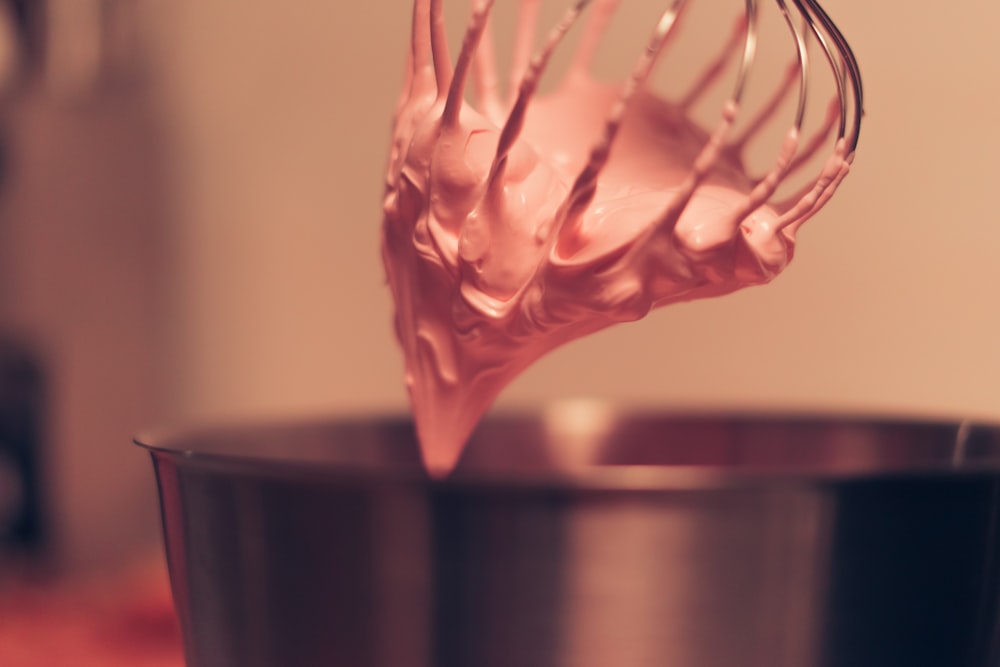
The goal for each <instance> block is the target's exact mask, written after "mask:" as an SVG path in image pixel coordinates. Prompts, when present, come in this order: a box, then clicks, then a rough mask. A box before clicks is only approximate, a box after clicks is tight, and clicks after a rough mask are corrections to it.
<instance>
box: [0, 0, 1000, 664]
mask: <svg viewBox="0 0 1000 667" xmlns="http://www.w3.org/2000/svg"><path fill="white" fill-rule="evenodd" d="M632 2H633V3H638V4H644V5H645V6H646V7H651V8H653V9H655V8H656V7H657V6H659V4H660V3H657V2H654V0H641V2H640V0H632ZM501 4H504V3H503V0H501V2H499V3H498V5H501ZM558 4H560V5H561V3H558ZM625 4H626V5H628V4H630V3H625ZM695 4H698V3H695ZM446 5H448V6H449V11H450V12H453V13H452V14H451V15H452V17H453V18H452V20H451V27H452V33H453V37H454V38H455V39H456V40H457V38H458V36H459V35H460V31H461V28H462V26H463V24H464V17H465V16H466V11H467V10H466V8H465V6H464V3H461V2H448V3H446ZM824 6H825V7H826V9H827V10H828V11H829V13H830V14H831V15H832V16H833V17H834V19H835V20H836V21H837V23H838V24H839V25H840V27H841V28H842V30H843V31H844V33H845V34H846V35H847V37H848V39H849V40H850V42H851V44H852V46H853V47H854V49H855V52H856V53H857V56H858V59H859V61H860V62H861V65H862V72H863V76H864V83H865V85H866V94H867V98H866V108H867V116H866V120H865V124H864V127H863V130H862V137H861V145H860V148H859V153H858V158H857V160H856V162H855V166H854V169H853V171H852V174H851V176H850V177H849V178H848V179H847V180H846V181H845V183H844V185H843V186H842V188H841V190H840V192H839V193H838V196H837V197H835V198H834V200H833V201H832V202H831V203H830V204H829V205H828V206H827V207H826V208H825V209H824V210H823V211H822V213H821V214H820V215H819V216H818V217H817V218H815V219H814V220H813V221H812V222H811V223H810V224H809V225H807V226H806V228H805V229H804V230H803V232H802V234H801V236H800V239H801V240H800V244H799V246H798V253H797V256H796V261H795V262H793V264H792V265H791V267H790V268H789V269H788V270H787V271H786V272H785V273H784V274H783V275H782V276H780V277H779V278H778V279H777V280H776V281H775V282H774V283H773V284H772V285H771V286H769V287H767V288H764V289H752V290H747V291H744V292H741V293H738V294H735V295H732V296H729V297H726V298H724V299H720V300H716V301H705V302H699V303H692V304H686V305H680V306H675V307H672V308H669V309H665V310H661V311H658V312H655V313H653V314H652V315H651V316H649V317H648V318H647V319H646V320H645V321H643V322H641V323H639V324H635V325H630V326H623V327H619V328H615V329H612V330H609V331H606V332H604V333H601V334H599V335H596V336H593V337H591V338H589V339H586V340H581V341H578V342H576V343H574V344H572V345H569V346H567V347H565V348H564V349H561V350H559V351H557V352H556V353H554V354H552V355H551V356H549V357H548V358H546V359H544V360H543V361H542V362H541V363H539V364H538V365H537V366H536V367H534V368H533V369H531V370H530V371H529V372H528V373H527V374H525V375H524V376H523V377H522V378H520V379H519V380H518V381H517V382H516V383H515V384H514V385H513V386H511V387H510V388H509V390H508V391H507V392H506V393H505V395H504V397H503V399H502V401H501V403H502V404H507V405H521V404H527V403H533V402H538V401H544V400H547V399H552V398H557V397H565V396H569V395H573V396H579V395H586V396H598V397H606V398H610V399H613V400H616V401H620V402H625V403H630V404H642V405H653V406H670V407H678V406H679V407H685V406H706V405H707V406H723V407H742V408H745V407H751V408H756V407H762V408H769V409H776V408H794V409H823V410H841V409H842V410H851V411H863V412H890V413H893V414H900V413H902V414H916V415H930V416H938V415H945V416H966V415H970V416H981V417H998V416H1000V342H998V341H1000V306H998V297H997V294H996V292H997V290H998V289H1000V262H998V261H997V259H996V257H995V255H996V252H997V251H998V250H1000V224H998V222H1000V221H998V216H997V212H996V211H997V202H996V200H995V199H994V196H995V195H996V194H997V182H998V176H1000V168H998V166H997V158H998V156H1000V126H998V123H997V120H996V113H995V108H996V104H997V103H1000V59H998V58H997V57H996V56H995V53H992V51H991V45H992V43H993V41H994V40H993V34H992V33H993V31H994V26H996V25H997V24H998V23H1000V7H998V6H997V5H996V4H995V3H990V2H987V1H986V0H972V1H970V2H967V3H965V4H963V8H962V11H961V12H951V13H947V14H941V13H940V12H931V11H918V10H917V8H913V7H911V8H910V9H911V11H907V12H905V13H901V12H900V7H899V5H898V3H870V2H863V1H862V0H828V1H827V2H825V3H824ZM409 7H410V4H409V2H407V1H405V0H392V2H390V3H360V2H330V1H329V0H299V1H298V2H295V3H274V2H270V3H268V2H246V1H244V0H197V1H195V0H172V1H170V2H167V1H165V0H34V1H32V0H4V2H3V4H0V8H2V9H0V353H2V358H0V371H2V372H3V374H4V375H3V380H2V382H0V396H2V397H4V400H5V404H4V406H3V407H2V408H0V410H2V412H0V418H2V419H3V420H4V421H3V423H2V424H0V526H6V535H4V538H5V539H6V541H7V543H8V544H10V545H12V546H11V547H10V549H11V551H13V550H18V551H20V552H22V553H30V554H33V555H32V556H31V559H33V560H34V559H43V560H44V561H45V562H46V563H48V564H49V565H50V567H51V568H52V569H54V570H56V571H59V572H63V573H92V572H99V571H102V570H103V571H106V570H108V569H109V568H112V567H121V566H124V565H127V564H128V563H133V562H136V561H137V560H142V559H151V560H154V561H155V560H156V559H158V558H159V555H158V549H159V543H158V534H159V524H158V515H157V511H156V502H155V488H154V484H153V479H152V475H151V472H152V471H151V468H150V465H149V462H148V460H147V456H146V455H145V454H144V453H143V452H141V451H138V450H137V449H136V448H134V447H132V446H131V445H130V437H131V435H132V434H133V433H134V432H136V431H137V430H139V429H142V428H145V427H147V426H150V425H154V424H163V423H184V422H190V421H195V420H198V421H200V420H210V419H230V418H240V417H246V416H253V417H255V418H261V417H270V416H278V415H281V416H287V415H315V414H330V413H348V412H354V411H401V410H404V409H405V395H404V392H403V388H402V379H401V375H402V373H401V358H400V354H399V352H398V350H397V347H396V345H395V341H394V340H393V337H392V334H391V330H390V316H391V304H390V303H389V299H388V294H387V291H386V289H385V288H384V285H383V277H382V268H381V265H380V260H379V252H378V236H379V225H380V223H381V212H380V208H381V194H382V184H383V168H384V161H385V153H386V148H387V139H388V131H389V127H390V121H391V113H392V109H393V105H394V103H395V100H396V95H397V92H398V88H399V85H400V83H401V81H402V72H403V61H404V54H405V50H406V48H407V44H408V28H409V21H410V12H409ZM741 7H742V3H740V2H735V3H733V9H732V10H731V12H730V13H727V14H725V17H724V18H720V20H719V22H718V31H719V33H720V34H721V33H723V32H728V30H729V29H730V26H731V18H730V17H731V16H732V17H735V16H736V15H737V13H738V12H739V11H740V8H741ZM647 29H648V24H647V27H644V28H642V30H641V32H635V31H631V30H625V31H619V32H618V33H616V36H615V40H616V41H614V42H613V43H611V44H610V45H609V50H610V51H613V52H621V53H624V54H627V55H628V56H629V58H631V55H632V54H635V53H638V50H639V49H640V48H641V44H642V42H643V41H644V39H645V34H646V31H647ZM765 48H766V45H765ZM782 53H785V52H782ZM789 55H790V54H789ZM11 471H14V472H11ZM4 519H6V524H4V523H3V521H4ZM0 535H2V533H0ZM4 562H5V561H4V560H2V559H0V568H2V567H3V565H4ZM3 574H4V572H3V571H2V570H0V580H2V577H3ZM0 613H2V606H0ZM26 664H27V663H26Z"/></svg>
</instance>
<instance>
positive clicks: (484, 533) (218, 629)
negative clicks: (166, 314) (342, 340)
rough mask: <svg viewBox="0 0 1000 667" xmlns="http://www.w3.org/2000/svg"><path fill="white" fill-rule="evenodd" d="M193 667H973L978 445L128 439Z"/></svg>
mask: <svg viewBox="0 0 1000 667" xmlns="http://www.w3.org/2000/svg"><path fill="white" fill-rule="evenodd" d="M137 442H138V443H139V444H141V445H142V446H144V447H146V448H148V449H149V451H150V453H151V454H152V458H153V463H154V467H155V470H156V477H157V482H158V484H159V492H160V498H161V501H162V516H163V527H164V535H165V543H166V551H167V556H168V563H169V568H170V576H171V582H172V586H173V593H174V599H175V603H176V607H177V611H178V614H179V617H180V621H181V625H182V629H183V634H184V642H185V651H186V656H187V661H188V665H189V667H265V666H266V667H298V666H303V667H305V666H316V667H320V666H322V667H341V666H343V667H665V666H667V667H894V666H897V665H898V666H907V667H914V666H920V665H927V666H928V667H987V666H989V667H995V666H996V665H998V664H1000V625H998V623H1000V548H998V547H1000V541H998V538H1000V428H997V427H996V426H992V425H975V424H969V423H960V422H954V423H948V422H930V421H927V422H921V421H910V420H902V419H897V420H893V419H869V418H851V417H831V416H828V415H827V416H815V417H809V416H794V415H793V416H783V415H740V414H708V413H706V414H688V415H681V414H667V413H660V414H653V413H638V412H627V411H616V410H613V409H610V408H608V407H607V406H601V405H595V404H588V403H582V404H563V405H555V406H552V407H550V408H547V409H543V410H540V411H538V412H537V413H533V414H524V415H509V416H498V417H494V418H492V419H489V420H487V421H486V422H484V423H483V424H482V425H481V426H480V428H479V430H478V431H477V432H476V434H475V436H474V438H473V440H472V441H471V443H470V445H469V448H468V449H467V450H466V452H465V455H464V456H463V458H462V460H461V461H460V463H459V466H458V468H457V469H456V470H455V472H454V473H453V474H452V475H450V476H449V477H447V478H445V479H431V478H429V477H428V476H427V475H426V474H425V473H424V471H423V469H422V468H421V465H420V458H419V455H418V449H417V445H416V443H415V441H414V437H413V431H412V426H411V424H410V423H409V422H408V421H407V420H405V419H402V418H400V419H395V418H381V417H371V418H367V417H358V418H352V419H331V420H329V421H315V422H311V423H302V422H299V423H286V424H246V425H239V426H232V427H219V428H202V429H191V430H189V431H186V432H183V433H179V434H172V435H170V434H168V435H160V436H157V435H153V436H149V437H140V438H139V439H137Z"/></svg>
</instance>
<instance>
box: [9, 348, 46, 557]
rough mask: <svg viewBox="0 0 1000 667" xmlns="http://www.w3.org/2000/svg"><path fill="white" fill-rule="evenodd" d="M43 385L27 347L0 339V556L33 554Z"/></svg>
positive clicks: (40, 528) (39, 518) (40, 537)
mask: <svg viewBox="0 0 1000 667" xmlns="http://www.w3.org/2000/svg"><path fill="white" fill-rule="evenodd" d="M43 391H44V387H43V382H42V370H41V367H40V364H39V363H38V362H37V361H36V359H35V358H34V356H33V355H32V354H31V351H30V349H29V348H28V347H27V346H25V345H22V344H20V343H18V342H16V341H12V340H9V339H6V338H3V337H0V553H2V552H3V551H6V550H12V551H14V550H16V551H28V552H32V553H34V552H37V551H38V550H39V549H40V548H41V547H42V545H43V542H44V540H45V536H46V531H45V521H44V511H43V507H42V447H41V440H42V437H41V423H42V403H43Z"/></svg>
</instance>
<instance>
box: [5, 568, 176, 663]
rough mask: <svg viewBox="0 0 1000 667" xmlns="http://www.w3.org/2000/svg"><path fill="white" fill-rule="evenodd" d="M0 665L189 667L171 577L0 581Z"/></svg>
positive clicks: (143, 574)
mask: <svg viewBox="0 0 1000 667" xmlns="http://www.w3.org/2000/svg"><path fill="white" fill-rule="evenodd" d="M0 665H2V666H3V667H62V666H70V665H71V666H73V667H118V666H119V665H121V666H122V667H125V666H126V665H127V666H128V667H184V657H183V650H182V647H181V637H180V630H179V628H178V624H177V620H176V617H175V616H174V611H173V604H172V601H171V598H170V588H169V583H168V580H167V575H166V572H165V569H164V568H163V567H162V566H156V567H148V566H143V567H141V568H136V569H132V570H129V571H128V572H125V573H120V574H118V575H115V576H102V577H99V578H91V579H88V580H86V581H83V580H74V579H63V578H60V579H31V578H25V577H19V578H18V579H16V580H7V581H4V580H0Z"/></svg>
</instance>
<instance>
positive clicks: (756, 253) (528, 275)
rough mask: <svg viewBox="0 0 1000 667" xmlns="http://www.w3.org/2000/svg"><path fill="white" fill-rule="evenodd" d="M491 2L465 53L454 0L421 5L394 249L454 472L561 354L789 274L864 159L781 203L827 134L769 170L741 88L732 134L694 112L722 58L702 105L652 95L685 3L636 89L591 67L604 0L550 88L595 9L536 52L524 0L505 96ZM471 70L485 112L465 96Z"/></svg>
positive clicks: (423, 425)
mask: <svg viewBox="0 0 1000 667" xmlns="http://www.w3.org/2000/svg"><path fill="white" fill-rule="evenodd" d="M492 4H493V3H492V1H491V0H483V1H481V2H479V3H478V4H477V5H476V6H475V8H474V10H473V14H472V17H471V19H470V24H469V27H468V30H467V32H466V35H465V39H464V41H463V44H462V49H461V53H460V54H459V56H458V58H457V60H456V61H455V62H454V64H452V62H451V60H450V56H449V54H448V51H447V47H446V42H445V38H444V34H443V29H444V28H443V17H442V8H441V2H440V0H417V2H416V4H415V7H414V24H413V25H414V29H413V45H412V50H411V53H410V57H409V67H408V75H407V81H406V84H405V86H404V91H403V95H402V97H401V99H400V102H399V105H398V107H397V111H396V117H395V123H394V131H393V140H392V147H391V153H390V158H389V165H388V174H387V181H386V195H385V200H384V214H385V217H384V224H383V233H382V253H383V260H384V264H385V269H386V274H387V279H388V284H389V287H390V289H391V291H392V296H393V298H394V301H395V305H396V313H395V330H396V334H397V337H398V339H399V341H400V344H401V346H402V349H403V353H404V358H405V366H406V386H407V389H408V392H409V395H410V401H411V406H412V410H413V413H414V419H415V422H416V426H417V431H418V435H419V439H420V442H421V448H422V452H423V457H424V461H425V464H426V466H427V468H428V470H429V471H430V472H431V473H432V474H436V475H442V474H446V473H447V472H448V471H450V470H451V469H452V467H453V466H454V465H455V463H456V461H457V459H458V457H459V456H460V454H461V451H462V447H463V444H464V442H465V440H466V438H467V437H468V435H469V434H470V433H471V431H472V430H473V429H474V427H475V425H476V423H477V422H478V420H479V419H480V418H481V416H482V415H483V414H484V413H485V411H486V410H487V409H488V408H489V406H490V405H491V404H492V403H493V401H494V400H495V399H496V397H497V396H498V394H499V393H500V392H501V391H502V389H503V388H504V387H505V386H506V385H507V384H508V383H510V382H511V381H512V380H513V379H514V378H515V377H516V376H517V375H518V374H519V373H521V372H522V371H523V370H525V369H526V368H527V367H528V366H529V365H531V364H532V363H533V362H534V361H535V360H537V359H538V358H539V357H541V356H542V355H544V354H546V353H547V352H549V351H551V350H553V349H554V348H556V347H559V346H561V345H563V344H565V343H567V342H569V341H572V340H574V339H576V338H579V337H581V336H585V335H588V334H590V333H593V332H596V331H599V330H601V329H603V328H605V327H608V326H610V325H613V324H617V323H620V322H627V321H633V320H638V319H640V318H642V317H643V316H645V315H646V314H647V313H648V312H649V311H650V310H651V309H652V308H656V307H659V306H663V305H667V304H670V303H674V302H679V301H687V300H691V299H699V298H706V297H713V296H719V295H723V294H727V293H729V292H732V291H734V290H737V289H740V288H743V287H747V286H751V285H758V284H762V283H766V282H768V281H770V280H771V279H772V278H773V277H774V276H776V275H777V274H778V273H779V272H780V271H781V270H782V269H783V268H784V267H785V266H786V265H787V264H788V262H789V261H790V260H791V258H792V254H793V251H794V246H795V233H796V231H797V229H798V227H799V226H800V225H801V223H802V222H803V221H805V220H806V219H807V218H808V217H810V216H811V215H812V214H813V213H815V211H816V210H818V208H819V207H820V206H822V204H823V203H825V201H826V200H827V199H828V198H829V196H830V195H831V194H832V193H833V190H834V189H835V188H836V185H837V184H838V183H839V182H840V180H841V179H842V178H843V177H844V176H845V175H846V173H847V169H848V165H849V162H850V155H848V154H847V150H846V148H845V142H844V141H843V140H841V141H839V142H838V143H837V145H836V147H835V150H834V152H833V155H832V156H831V157H830V158H829V159H828V160H827V161H826V164H825V165H824V168H823V171H822V173H821V174H820V177H819V178H818V179H817V180H816V181H815V182H814V183H811V184H810V186H809V187H808V188H806V190H804V191H803V192H802V193H800V195H799V196H797V197H795V198H793V200H791V201H789V202H779V203H773V202H771V201H770V199H771V197H772V195H773V194H774V191H775V189H776V188H777V185H778V184H779V183H780V182H781V180H782V179H783V178H784V176H785V175H787V173H789V172H790V171H791V170H793V169H795V168H796V167H797V165H798V164H800V163H802V162H804V161H805V159H807V158H808V153H809V152H811V151H814V150H816V147H817V146H818V145H819V144H820V143H822V142H820V141H810V142H807V143H806V146H807V149H806V150H805V151H800V150H799V144H800V140H799V132H798V129H797V128H796V129H793V130H791V131H790V132H789V133H788V134H787V136H786V138H785V141H784V143H783V145H782V146H781V147H780V149H779V151H778V153H777V157H776V160H775V164H774V167H773V168H772V170H771V171H770V172H769V173H768V174H766V175H765V176H764V177H762V178H753V177H751V176H749V175H748V174H747V170H746V168H745V167H744V164H743V160H742V155H741V148H742V145H743V143H745V141H746V140H747V137H743V138H742V139H740V140H737V141H728V136H729V134H730V132H731V128H732V125H733V123H734V120H735V118H736V115H737V112H738V111H739V106H738V103H737V101H736V100H735V99H733V100H731V101H730V102H729V103H727V104H726V105H725V107H724V108H723V112H722V117H721V120H720V122H719V125H718V127H717V128H715V129H714V130H713V131H706V130H705V129H703V128H701V127H699V126H698V125H697V124H695V123H694V122H693V121H692V120H690V118H689V117H688V114H687V108H688V107H689V106H690V104H691V103H692V102H693V101H694V100H696V99H697V98H698V97H699V96H700V95H702V94H703V93H704V91H705V89H707V87H708V86H709V84H710V83H711V80H712V78H713V77H712V71H711V69H712V68H708V69H706V74H705V76H704V77H703V78H702V80H701V81H700V82H699V83H698V85H697V86H696V87H695V88H694V89H693V91H692V93H691V94H690V95H688V96H686V97H685V98H684V102H683V103H680V104H678V103H674V102H671V101H668V100H666V99H663V98H661V97H659V96H657V95H655V94H654V93H652V92H650V91H648V90H647V88H646V87H645V86H644V83H645V79H646V77H647V76H648V74H649V71H650V70H651V69H652V66H653V64H654V63H655V60H656V58H657V56H658V54H659V52H660V51H661V50H662V48H663V46H664V44H665V43H666V42H667V41H668V39H669V37H670V35H671V31H672V29H673V27H674V26H673V24H674V23H675V21H676V19H677V18H678V12H677V10H676V8H672V9H671V10H668V11H667V12H666V13H665V14H664V18H663V19H662V20H661V22H660V25H659V26H658V28H657V31H656V32H654V35H653V38H652V39H651V41H650V44H649V48H647V50H646V51H645V53H644V55H643V57H642V59H640V61H639V64H638V65H637V67H636V70H635V73H634V74H633V76H632V77H631V78H629V79H628V81H627V82H626V83H625V85H624V86H622V85H612V84H608V83H604V82H599V81H597V80H595V79H594V78H593V77H592V76H591V75H590V74H589V73H588V67H587V65H588V63H589V59H590V58H591V56H592V51H593V49H594V46H595V44H596V42H597V41H598V38H599V36H600V33H601V31H602V30H603V28H604V24H605V23H606V22H607V18H608V16H609V14H610V12H611V10H612V9H613V6H614V4H615V3H614V2H613V1H612V0H604V1H603V2H600V1H599V2H597V7H596V8H595V10H594V13H593V14H592V15H591V17H590V21H589V23H588V25H587V28H586V32H585V34H584V36H583V39H582V40H581V41H580V46H579V47H578V52H577V55H576V58H575V60H574V62H573V64H572V65H571V66H570V68H569V70H568V72H567V74H566V76H565V78H564V80H563V81H562V82H561V83H560V85H559V86H558V87H557V88H556V89H555V90H554V92H552V93H550V94H547V95H544V96H542V95H538V96H536V95H535V89H536V88H537V85H538V80H539V78H540V76H541V73H542V72H543V71H544V69H545V66H546V64H547V62H548V57H549V56H550V55H551V53H552V51H553V50H554V49H555V47H556V45H557V44H558V43H559V41H560V40H561V39H562V36H563V35H564V34H565V33H566V31H567V30H568V29H569V28H570V26H571V25H572V24H573V23H574V21H575V20H576V19H577V17H578V15H579V14H580V12H581V10H582V9H583V7H584V6H585V5H586V4H588V3H587V2H586V1H580V2H577V3H576V4H575V5H573V7H571V8H570V10H569V11H568V12H567V14H566V16H565V17H564V19H563V21H562V22H561V23H560V24H559V25H557V26H556V27H555V28H554V29H553V31H552V32H551V33H550V34H549V36H548V39H547V40H546V41H545V43H544V46H543V47H542V49H541V51H539V52H538V53H537V54H536V55H535V56H534V57H529V55H530V54H529V52H528V48H529V46H528V45H530V44H531V43H533V38H531V35H533V25H534V22H535V10H536V9H537V3H534V2H529V1H526V2H524V3H522V11H521V15H520V30H519V39H518V40H517V45H516V46H515V55H514V68H513V69H514V74H513V80H514V81H515V87H514V90H513V95H512V99H511V100H510V101H509V102H508V103H507V104H506V105H505V104H503V103H501V101H500V100H499V99H498V96H497V92H496V81H495V74H494V72H493V63H492V56H491V43H490V42H491V36H490V34H489V23H488V17H489V12H490V8H491V6H492ZM525 35H527V36H528V37H525ZM738 44H739V40H733V42H732V43H731V44H730V46H729V48H728V49H727V51H726V52H725V53H723V54H721V55H720V56H719V59H720V62H721V61H722V60H724V59H726V58H728V57H729V56H730V55H731V54H732V52H733V51H734V50H735V48H736V47H737V46H738ZM716 69H717V68H716ZM470 70H471V76H472V77H473V79H474V83H475V86H476V93H477V96H476V97H477V104H476V107H477V108H474V107H473V106H472V105H471V104H470V103H468V102H467V101H466V99H465V97H466V95H465V83H466V79H467V77H469V76H470ZM793 81H794V77H792V76H790V77H789V79H788V81H786V83H785V85H784V86H783V89H782V90H781V91H777V94H778V96H781V95H783V94H784V93H785V92H787V90H786V89H787V88H790V87H792V82H793ZM835 112H836V109H834V112H832V113H831V114H830V115H829V118H828V121H827V124H826V126H825V127H824V128H822V129H821V130H820V133H822V134H826V133H827V132H828V131H829V129H830V127H832V126H833V124H834V123H835V121H836V118H837V114H836V113H835ZM770 113H773V109H772V110H770V111H766V112H764V114H762V116H761V118H760V119H759V120H760V121H761V122H759V123H751V127H754V126H761V125H763V122H764V121H766V120H768V114H770ZM754 131H759V130H754ZM727 141H728V142H727ZM804 153H805V155H804Z"/></svg>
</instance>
